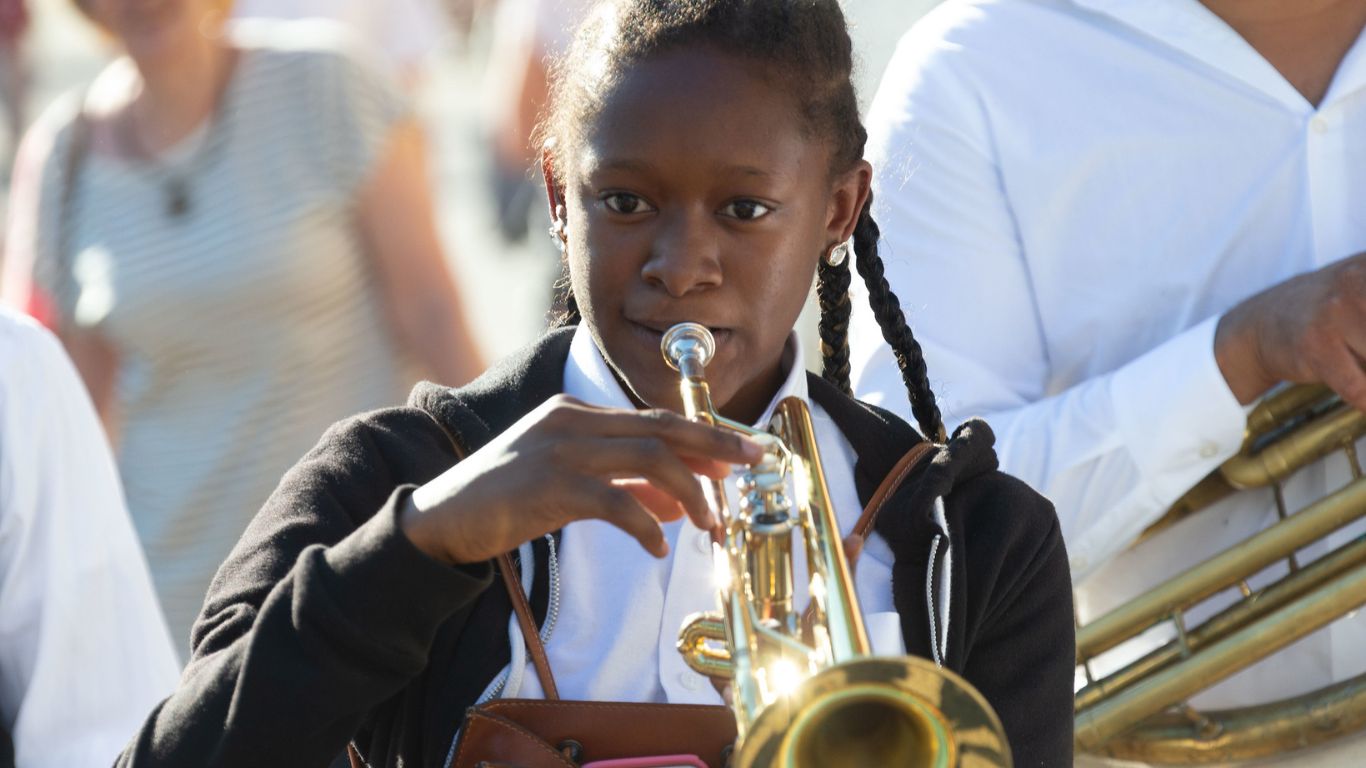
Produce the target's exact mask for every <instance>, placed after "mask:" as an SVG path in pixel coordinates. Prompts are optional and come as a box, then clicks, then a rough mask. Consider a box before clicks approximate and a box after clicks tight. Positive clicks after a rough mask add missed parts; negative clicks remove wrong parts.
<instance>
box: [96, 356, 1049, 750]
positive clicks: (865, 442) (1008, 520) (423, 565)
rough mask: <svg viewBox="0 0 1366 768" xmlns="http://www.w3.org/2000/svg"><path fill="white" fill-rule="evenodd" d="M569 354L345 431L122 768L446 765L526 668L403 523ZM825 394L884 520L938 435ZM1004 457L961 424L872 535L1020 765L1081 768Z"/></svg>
mask: <svg viewBox="0 0 1366 768" xmlns="http://www.w3.org/2000/svg"><path fill="white" fill-rule="evenodd" d="M571 336H572V333H571V332H570V330H568V329H566V330H563V331H556V332H552V333H550V334H548V335H547V336H546V337H544V338H543V339H541V340H540V341H539V342H537V343H536V344H534V345H533V346H531V347H530V348H528V349H527V350H525V351H524V352H522V353H521V354H519V355H517V356H515V357H513V358H510V359H508V360H506V361H504V362H503V363H502V364H501V365H499V366H498V367H497V368H496V369H494V370H492V371H490V372H489V373H487V374H485V375H484V376H482V377H480V379H478V380H477V381H475V382H474V383H472V384H470V385H469V386H467V387H464V388H462V389H459V390H451V389H447V388H442V387H437V386H434V385H430V384H424V385H420V386H419V387H418V388H417V389H416V390H415V391H414V392H413V395H412V397H411V399H410V402H409V405H408V407H406V408H392V409H386V410H381V411H374V412H371V413H368V414H363V415H361V416H357V417H355V418H351V419H348V420H346V421H342V422H340V423H338V424H336V425H334V426H333V427H332V428H331V429H329V430H328V432H327V433H326V434H325V435H324V436H323V438H322V440H321V441H320V442H319V444H318V445H317V446H316V447H315V448H314V449H313V450H312V451H310V452H309V453H308V455H306V456H305V457H304V458H303V459H302V460H301V461H300V462H299V463H298V464H297V465H296V466H295V467H294V468H293V469H291V470H290V471H289V473H288V474H286V475H285V477H284V479H283V480H282V481H281V483H280V486H279V487H278V488H277V489H276V491H275V493H274V494H273V495H272V496H271V498H270V500H269V501H268V502H267V503H266V505H265V507H263V508H262V510H261V511H260V513H259V514H258V515H257V516H256V518H255V519H254V520H253V521H252V523H251V525H250V526H249V527H248V529H247V531H246V533H245V534H244V535H243V536H242V539H241V540H240V541H239V542H238V544H237V546H236V547H235V548H234V550H233V552H232V554H231V555H229V557H228V559H227V561H226V562H224V564H223V566H222V567H221V568H220V569H219V572H218V575H217V576H216V577H215V578H214V581H213V584H212V585H211V586H210V589H209V594H208V596H207V598H206V600H205V605H204V609H203V611H202V613H201V614H200V617H199V620H198V621H197V622H196V624H195V627H194V632H193V638H192V644H193V647H194V653H193V658H192V659H191V661H190V664H189V666H188V667H187V668H186V670H185V674H184V676H183V677H182V679H181V683H180V687H179V689H178V690H177V691H176V692H175V693H174V694H173V695H172V696H171V697H170V698H169V699H167V700H166V701H165V702H163V703H162V704H161V705H160V706H158V707H157V708H156V709H155V710H154V711H153V712H152V714H151V715H150V717H149V718H148V719H147V721H146V722H145V723H144V725H143V727H142V729H141V731H140V732H139V733H138V734H137V736H136V738H135V739H134V741H133V742H132V743H131V744H130V745H129V747H128V748H127V750H126V751H125V753H124V754H123V755H122V756H121V758H120V759H119V761H118V765H120V766H175V767H176V768H181V767H187V766H205V767H208V766H288V767H289V768H302V767H304V766H326V765H328V763H329V761H330V760H331V759H332V758H333V757H335V756H336V755H337V754H338V753H340V752H341V751H342V750H343V749H344V747H345V745H346V744H347V742H348V740H351V739H353V738H354V740H355V743H356V746H357V747H358V748H359V750H360V752H361V753H362V754H363V755H364V756H365V759H366V761H367V762H368V763H369V764H370V765H373V766H419V765H420V766H443V765H445V760H446V756H447V753H448V750H449V747H450V745H451V740H452V738H453V736H454V734H455V731H456V728H457V727H458V726H459V724H460V720H461V716H462V713H463V712H464V710H465V708H466V707H468V706H469V705H470V704H472V703H473V702H474V701H475V699H476V698H477V697H478V695H479V694H480V693H481V692H482V691H483V689H484V688H485V686H486V685H488V683H489V681H490V680H491V679H492V678H493V677H494V676H495V675H497V674H498V672H499V671H500V670H501V669H502V668H503V667H504V666H505V665H506V664H507V663H508V661H509V656H510V653H509V643H508V637H507V631H506V628H507V625H508V618H509V615H510V613H511V610H512V608H511V604H510V602H509V600H508V596H507V594H506V592H505V591H504V590H503V589H501V588H494V589H490V588H489V586H490V584H491V583H492V581H493V573H494V570H493V568H492V564H491V563H479V564H475V565H470V566H462V567H450V566H446V565H443V564H440V563H438V562H436V561H434V560H432V559H430V558H428V557H427V556H426V555H424V554H423V553H422V552H420V551H419V550H418V549H417V548H416V547H414V546H413V545H412V544H411V542H409V540H408V539H407V537H406V536H405V535H404V534H403V532H402V530H401V529H400V528H399V525H398V513H399V510H400V509H401V508H402V506H403V500H404V499H405V497H406V494H408V493H410V492H411V491H412V489H413V488H414V487H416V486H417V485H419V484H421V483H424V482H426V481H427V480H430V479H432V478H434V477H435V476H436V475H438V474H440V473H441V472H442V471H444V470H445V469H447V468H448V467H449V466H450V465H451V464H452V463H453V462H454V460H455V459H454V455H453V452H452V448H451V445H450V439H449V437H448V435H451V436H454V437H455V438H456V439H457V440H459V441H460V442H461V443H463V444H464V445H465V446H466V447H467V448H468V449H470V450H476V449H478V448H479V447H480V446H482V445H484V444H485V443H486V442H488V441H489V440H490V439H492V438H493V437H494V436H496V435H497V434H499V433H500V432H502V431H503V430H505V429H506V428H508V427H509V426H511V425H512V423H513V422H515V421H516V420H517V419H519V418H521V417H522V416H523V415H525V414H526V413H528V412H529V411H530V410H532V409H533V408H535V407H536V406H538V405H540V404H541V403H542V402H544V401H545V400H546V399H547V398H549V397H551V396H552V395H554V394H556V393H558V392H560V391H561V383H562V380H563V372H564V366H565V361H566V359H567V357H568V352H569V341H570V338H571ZM809 385H810V390H809V391H810V396H811V398H812V399H813V400H815V401H816V402H817V403H819V404H820V405H821V406H822V407H823V408H824V409H825V410H826V411H827V413H829V415H830V416H831V418H832V419H834V421H835V422H836V424H838V425H839V427H840V429H841V431H842V432H843V433H844V435H845V436H846V437H847V438H848V439H849V441H850V443H851V444H852V445H853V447H854V450H855V452H856V454H857V455H858V461H857V463H856V464H855V466H854V477H855V483H856V486H857V489H858V492H859V495H860V497H861V499H862V501H863V503H865V504H866V503H867V500H868V498H869V497H870V496H871V495H872V493H873V491H874V490H875V489H876V487H877V485H878V483H879V482H880V481H881V480H882V479H883V477H884V476H885V475H886V474H887V472H888V471H889V470H890V469H891V467H892V465H893V464H894V463H895V462H896V460H897V459H899V458H900V457H901V456H902V455H904V454H905V453H906V451H907V450H908V449H909V448H910V447H911V446H913V445H914V444H915V443H917V442H919V441H920V439H921V438H920V437H919V435H918V434H917V433H916V432H915V430H914V429H912V428H911V427H910V426H908V425H907V424H906V423H905V422H903V421H901V420H900V419H898V418H897V417H896V416H893V415H891V414H889V413H886V412H884V411H881V410H879V409H876V408H873V407H871V406H868V405H865V404H863V403H860V402H857V401H855V400H852V399H850V398H848V397H846V396H844V395H843V394H841V393H839V392H838V391H837V390H835V389H834V388H833V387H832V386H830V385H829V384H828V383H826V382H824V381H823V380H821V379H819V378H817V377H814V376H813V377H810V379H809ZM992 442H993V437H992V434H991V431H990V430H989V429H988V428H987V427H986V425H985V424H983V423H981V422H969V423H968V424H966V425H964V426H963V427H960V428H959V429H958V430H957V432H956V433H955V435H954V437H953V439H952V440H951V441H950V442H949V444H948V446H946V447H945V448H943V449H941V450H940V451H939V452H938V454H937V455H935V457H934V459H933V460H932V461H930V462H928V463H922V464H921V465H920V467H918V468H917V469H916V470H915V471H914V473H913V474H912V476H911V477H909V478H908V479H907V481H906V482H905V483H904V484H903V485H902V486H901V490H899V491H898V492H897V493H896V494H895V495H894V496H893V497H892V498H891V499H890V500H889V501H888V503H887V504H886V505H885V506H884V507H883V510H882V513H881V515H880V516H879V518H878V520H877V523H876V529H877V531H878V533H880V534H881V535H882V536H883V537H884V538H885V539H886V541H887V543H888V545H889V546H890V547H891V550H892V552H893V554H894V556H895V562H894V565H893V572H892V594H893V600H894V603H895V605H896V608H897V611H898V613H899V614H900V616H901V622H902V633H903V636H904V638H905V641H906V648H907V651H908V652H909V653H912V654H916V655H919V656H923V657H926V658H936V656H939V657H941V658H942V663H943V665H944V666H945V667H947V668H949V669H952V670H954V671H956V672H958V673H959V674H961V675H962V676H963V677H964V678H966V679H967V680H968V681H969V682H971V683H972V684H973V685H975V686H976V687H977V688H978V689H979V690H980V691H981V692H982V693H983V695H985V696H986V698H987V700H988V701H989V702H990V703H991V705H992V706H993V707H994V708H995V709H996V712H997V714H999V715H1000V718H1001V721H1002V723H1003V724H1004V725H1005V728H1006V733H1007V736H1008V738H1009V740H1010V744H1011V748H1012V750H1013V752H1014V757H1015V764H1016V765H1017V766H1069V765H1071V763H1072V679H1073V669H1074V666H1073V653H1074V651H1073V649H1074V641H1073V622H1072V598H1071V584H1070V578H1069V574H1068V568H1067V556H1066V553H1065V552H1064V549H1063V542H1062V537H1061V534H1060V532H1059V529H1058V522H1057V518H1056V516H1055V515H1054V513H1053V509H1052V507H1051V506H1050V505H1049V504H1048V502H1047V501H1045V500H1044V499H1043V498H1042V497H1040V496H1039V495H1038V494H1036V493H1035V492H1033V491H1032V490H1030V489H1029V488H1028V487H1026V486H1025V485H1024V484H1023V483H1021V482H1019V481H1017V480H1015V479H1013V478H1011V477H1008V476H1006V475H1004V474H1001V473H1000V472H998V471H997V470H996V458H995V454H994V452H993V451H992V448H991V446H992ZM941 499H942V502H940V501H937V500H941ZM937 537H938V538H937ZM534 553H535V557H536V560H537V561H538V563H537V566H538V567H536V568H535V573H536V578H535V579H534V580H533V584H532V594H531V603H532V608H533V611H534V612H535V613H536V616H537V619H538V620H544V616H545V611H546V606H547V604H548V591H549V584H548V579H547V578H546V576H545V574H546V573H547V571H548V568H546V567H544V565H545V560H546V559H547V553H548V546H547V545H546V544H545V543H544V540H541V541H539V542H537V543H536V544H535V545H534ZM949 553H952V554H951V555H950V554H949ZM945 596H946V597H947V601H945V600H944V599H943V598H944V597H945ZM944 619H947V626H945V625H944V621H943V620H944Z"/></svg>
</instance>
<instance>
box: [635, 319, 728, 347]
mask: <svg viewBox="0 0 1366 768" xmlns="http://www.w3.org/2000/svg"><path fill="white" fill-rule="evenodd" d="M630 322H631V328H632V330H633V331H635V332H636V333H638V334H640V335H642V336H646V337H648V338H650V339H651V340H652V341H653V343H654V344H655V345H656V346H658V345H659V341H660V339H661V338H663V336H664V331H666V330H668V329H669V328H672V327H673V324H672V323H670V324H669V325H667V326H663V327H659V328H656V327H655V325H654V324H650V325H646V324H644V323H638V322H635V321H630ZM707 330H709V331H711V336H712V340H713V341H715V342H716V346H717V347H718V348H719V347H720V346H721V345H722V344H724V343H726V342H727V341H728V340H730V333H731V331H730V329H729V328H712V327H708V328H707Z"/></svg>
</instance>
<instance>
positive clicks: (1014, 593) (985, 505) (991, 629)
mask: <svg viewBox="0 0 1366 768" xmlns="http://www.w3.org/2000/svg"><path fill="white" fill-rule="evenodd" d="M965 490H968V494H969V495H979V494H980V496H979V498H976V499H973V500H972V502H971V504H972V506H973V507H974V508H975V510H977V511H978V512H979V514H978V519H977V520H976V521H975V523H974V525H973V526H971V528H970V529H969V528H967V526H965V530H964V533H963V539H964V544H965V546H964V547H963V556H964V557H965V560H966V563H965V567H964V576H965V578H966V579H968V581H969V584H968V590H967V591H966V600H964V601H963V602H962V603H961V604H960V605H957V606H955V608H956V609H960V610H965V611H966V613H967V615H966V617H965V618H966V621H965V622H964V626H965V631H964V632H963V634H962V636H961V637H960V638H958V640H960V641H961V645H960V644H959V643H953V645H955V646H957V647H956V648H953V649H951V650H950V654H949V656H950V660H951V661H957V662H958V664H961V671H962V674H963V676H964V677H965V678H966V679H967V680H968V681H970V682H971V683H972V684H973V685H975V686H976V687H977V688H978V690H980V691H981V692H982V694H983V695H984V696H986V698H987V700H988V701H989V702H991V704H992V706H993V707H994V708H995V709H996V714H997V715H999V716H1000V718H1001V723H1002V725H1003V726H1004V727H1005V730H1006V735H1007V737H1008V738H1009V740H1010V746H1011V751H1012V752H1013V754H1014V760H1015V765H1016V766H1017V768H1036V767H1042V766H1047V767H1049V768H1054V767H1056V768H1065V767H1066V766H1071V765H1072V710H1073V705H1072V696H1073V691H1072V688H1073V679H1074V673H1075V669H1076V661H1075V659H1076V635H1075V631H1076V628H1075V625H1074V623H1073V617H1072V582H1071V572H1070V570H1069V567H1068V562H1067V552H1066V548H1065V547H1064V545H1063V540H1062V532H1061V529H1060V528H1059V526H1058V520H1057V516H1056V515H1055V514H1054V512H1053V507H1052V505H1051V504H1049V503H1048V502H1047V501H1046V500H1044V499H1043V498H1042V497H1041V496H1039V495H1038V494H1037V493H1034V492H1033V491H1032V490H1030V489H1029V488H1028V487H1027V486H1025V485H1024V484H1023V483H1021V482H1019V481H1018V480H1016V479H1014V478H1011V477H1008V476H1006V475H1002V474H1000V473H991V474H990V475H988V476H986V477H982V478H978V479H977V481H976V482H973V483H971V484H969V486H968V487H967V488H966V489H965ZM973 529H975V530H973ZM955 656H957V659H955V658H954V657H955ZM958 664H955V666H958Z"/></svg>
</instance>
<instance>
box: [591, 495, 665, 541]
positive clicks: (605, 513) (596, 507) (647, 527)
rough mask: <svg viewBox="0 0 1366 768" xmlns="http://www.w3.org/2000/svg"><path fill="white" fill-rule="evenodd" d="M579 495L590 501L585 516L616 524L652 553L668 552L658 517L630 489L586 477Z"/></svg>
mask: <svg viewBox="0 0 1366 768" xmlns="http://www.w3.org/2000/svg"><path fill="white" fill-rule="evenodd" d="M581 499H582V501H583V503H586V504H588V505H590V506H589V510H588V512H589V514H588V515H586V517H593V518H597V519H599V520H602V521H604V522H608V523H611V524H612V525H615V526H616V527H618V528H620V529H621V530H623V531H625V532H626V533H627V534H629V535H630V536H631V537H632V538H634V539H635V540H636V541H638V542H640V546H642V547H644V548H645V551H646V552H649V553H650V554H652V555H654V556H655V557H664V556H665V555H667V554H669V542H668V541H667V540H665V538H664V529H663V528H661V527H660V526H659V520H657V519H655V516H654V515H653V514H651V513H650V512H649V511H647V510H646V509H645V507H643V506H642V505H641V503H640V502H639V501H637V500H636V497H635V496H634V495H633V494H632V493H631V492H630V491H627V490H626V489H624V488H620V487H618V486H616V485H613V484H610V483H601V482H592V481H588V482H585V484H584V488H583V493H582V494H581Z"/></svg>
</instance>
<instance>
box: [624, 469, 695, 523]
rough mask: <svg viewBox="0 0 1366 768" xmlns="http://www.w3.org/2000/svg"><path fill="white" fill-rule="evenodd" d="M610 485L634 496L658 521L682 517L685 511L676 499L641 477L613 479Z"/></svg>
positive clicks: (671, 520) (667, 521) (669, 521)
mask: <svg viewBox="0 0 1366 768" xmlns="http://www.w3.org/2000/svg"><path fill="white" fill-rule="evenodd" d="M612 485H615V486H616V487H618V488H621V489H623V490H625V491H626V492H627V493H629V494H631V495H632V496H634V497H636V501H638V502H640V504H641V506H643V507H645V509H647V510H649V512H650V514H652V515H654V516H655V518H656V519H658V520H659V521H660V522H663V523H671V522H673V521H674V520H677V519H679V518H680V517H683V515H684V514H686V512H687V510H685V509H684V508H683V505H682V504H680V503H678V499H675V498H674V497H672V496H670V495H669V494H667V493H665V492H664V491H661V490H659V489H658V488H656V487H654V486H653V485H650V483H649V482H647V481H645V480H643V479H641V478H625V479H621V480H613V481H612Z"/></svg>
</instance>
